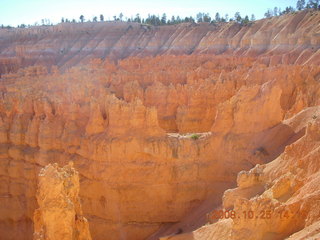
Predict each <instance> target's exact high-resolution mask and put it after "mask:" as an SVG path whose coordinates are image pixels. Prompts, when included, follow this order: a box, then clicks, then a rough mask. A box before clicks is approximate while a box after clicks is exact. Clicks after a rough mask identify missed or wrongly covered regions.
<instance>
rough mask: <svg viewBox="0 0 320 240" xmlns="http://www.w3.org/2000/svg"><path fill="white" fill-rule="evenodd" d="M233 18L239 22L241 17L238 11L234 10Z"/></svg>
mask: <svg viewBox="0 0 320 240" xmlns="http://www.w3.org/2000/svg"><path fill="white" fill-rule="evenodd" d="M234 19H235V20H236V21H237V22H238V23H241V20H242V18H241V15H240V12H236V13H235V14H234Z"/></svg>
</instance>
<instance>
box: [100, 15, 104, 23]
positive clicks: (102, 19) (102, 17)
mask: <svg viewBox="0 0 320 240" xmlns="http://www.w3.org/2000/svg"><path fill="white" fill-rule="evenodd" d="M100 21H101V22H103V21H104V16H103V15H102V14H100Z"/></svg>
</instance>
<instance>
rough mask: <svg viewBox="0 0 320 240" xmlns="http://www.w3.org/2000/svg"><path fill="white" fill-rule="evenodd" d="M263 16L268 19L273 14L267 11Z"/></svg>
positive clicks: (269, 10)
mask: <svg viewBox="0 0 320 240" xmlns="http://www.w3.org/2000/svg"><path fill="white" fill-rule="evenodd" d="M264 16H265V17H266V18H270V17H273V12H272V10H271V9H268V11H267V12H266V13H265V14H264Z"/></svg>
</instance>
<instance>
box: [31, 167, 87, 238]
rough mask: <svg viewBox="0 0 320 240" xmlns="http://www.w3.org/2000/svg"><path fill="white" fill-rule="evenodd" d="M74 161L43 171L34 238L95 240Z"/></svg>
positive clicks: (35, 217) (35, 213) (40, 177)
mask: <svg viewBox="0 0 320 240" xmlns="http://www.w3.org/2000/svg"><path fill="white" fill-rule="evenodd" d="M72 165H73V163H72V162H70V163H69V165H66V166H65V167H63V168H59V167H58V165H57V164H49V165H47V166H46V167H45V168H42V169H41V171H40V173H39V186H38V191H37V202H38V204H39V208H38V209H36V210H35V212H34V217H33V220H34V233H33V239H34V240H91V236H90V232H89V224H88V221H87V219H86V218H85V217H83V213H82V208H81V204H80V199H79V188H80V186H79V174H78V172H77V171H76V170H75V169H74V168H73V167H72Z"/></svg>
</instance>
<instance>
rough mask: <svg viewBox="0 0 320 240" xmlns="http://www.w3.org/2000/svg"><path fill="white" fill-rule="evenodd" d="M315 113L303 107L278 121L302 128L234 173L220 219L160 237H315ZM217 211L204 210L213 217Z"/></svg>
mask: <svg viewBox="0 0 320 240" xmlns="http://www.w3.org/2000/svg"><path fill="white" fill-rule="evenodd" d="M319 114H320V108H319V106H317V107H311V108H306V109H305V110H303V111H301V112H300V113H298V114H297V115H295V116H294V117H292V118H290V119H287V120H285V121H283V122H282V124H283V125H285V126H287V127H289V128H291V129H293V130H294V131H295V132H299V131H301V130H302V131H303V137H301V138H300V139H299V140H297V141H296V142H294V143H292V144H290V145H288V146H287V147H286V148H285V150H284V152H283V153H282V154H281V155H280V156H279V157H278V158H276V159H275V160H274V161H272V162H270V163H268V164H263V165H259V164H258V165H256V166H255V167H254V168H252V169H251V170H250V171H241V172H240V173H239V174H238V178H237V188H234V189H229V190H227V191H226V192H225V193H224V195H223V205H222V206H221V208H219V209H223V210H222V212H223V214H222V215H223V217H222V218H223V220H219V221H218V222H216V223H214V224H209V225H206V226H203V227H201V228H199V229H198V230H196V231H194V232H193V233H186V234H182V235H176V236H171V237H166V238H162V239H172V240H175V239H194V240H196V239H197V240H200V239H201V240H205V239H207V240H209V239H213V238H219V239H227V240H229V239H230V240H242V239H252V240H255V239H275V240H277V239H297V240H298V239H318V237H319V233H320V229H319V220H320V215H319V199H320V194H319V191H320V188H319V179H320V178H319V176H320V175H319V167H320V166H319V160H318V159H319V154H320V152H319V149H320V148H319V147H320V145H319V144H320V141H319V140H320V132H319V130H320V121H319ZM219 209H217V211H218V210H219ZM228 210H229V211H230V215H228V214H225V213H226V212H227V211H228ZM220 211H221V210H220ZM231 213H232V214H233V215H231ZM214 214H215V215H216V217H214V216H213V215H214ZM219 216H220V215H219V214H216V213H215V212H211V213H210V214H209V215H208V217H209V219H211V220H213V222H215V221H217V219H219ZM225 216H227V218H226V217H225ZM231 216H232V217H231ZM215 219H216V220H215Z"/></svg>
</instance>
